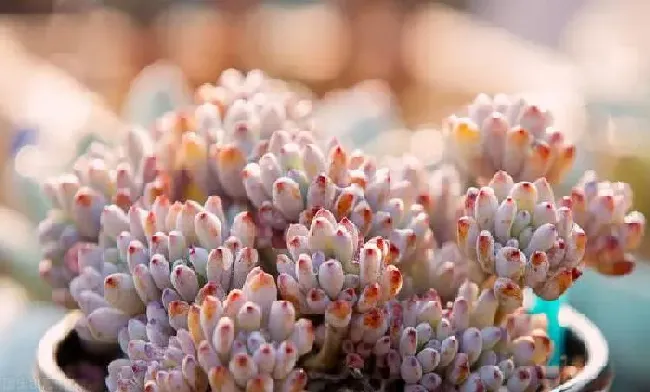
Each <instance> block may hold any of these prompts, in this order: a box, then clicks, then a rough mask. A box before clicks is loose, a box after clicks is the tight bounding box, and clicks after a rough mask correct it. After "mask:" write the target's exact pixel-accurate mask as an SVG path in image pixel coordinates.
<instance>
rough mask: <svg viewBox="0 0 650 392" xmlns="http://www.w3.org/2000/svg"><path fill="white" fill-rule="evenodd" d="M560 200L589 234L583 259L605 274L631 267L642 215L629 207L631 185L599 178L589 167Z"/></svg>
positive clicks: (642, 229) (641, 230) (641, 231)
mask: <svg viewBox="0 0 650 392" xmlns="http://www.w3.org/2000/svg"><path fill="white" fill-rule="evenodd" d="M560 204H561V205H563V206H565V207H567V208H570V209H571V211H572V212H573V217H574V220H575V222H576V223H578V224H580V225H581V226H582V227H584V230H585V233H586V234H587V237H588V238H589V241H588V243H587V252H586V254H585V261H586V262H587V265H590V266H593V267H594V268H596V270H597V271H599V272H601V273H603V274H606V275H625V274H628V273H630V272H632V270H633V269H634V265H635V258H634V255H633V254H632V253H631V252H633V251H634V250H636V249H637V248H638V247H639V245H640V244H641V239H642V238H643V235H644V233H645V217H644V216H643V214H641V213H640V212H638V211H630V209H631V208H632V189H631V188H630V185H629V184H626V183H622V182H608V181H599V180H598V177H597V176H596V173H595V172H593V171H588V172H586V173H585V175H584V177H583V178H582V180H581V181H580V183H579V185H578V186H576V187H574V188H573V190H572V192H571V195H570V196H565V197H563V198H562V200H561V201H560Z"/></svg>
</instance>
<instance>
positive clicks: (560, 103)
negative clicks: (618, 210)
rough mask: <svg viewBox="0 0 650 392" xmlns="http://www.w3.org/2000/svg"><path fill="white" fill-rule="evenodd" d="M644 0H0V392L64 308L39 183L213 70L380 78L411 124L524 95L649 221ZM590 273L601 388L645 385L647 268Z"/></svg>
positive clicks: (13, 382) (307, 79) (324, 84)
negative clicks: (611, 382) (604, 352)
mask: <svg viewBox="0 0 650 392" xmlns="http://www.w3.org/2000/svg"><path fill="white" fill-rule="evenodd" d="M648 11H650V2H644V1H638V0H573V1H565V0H546V1H538V2H524V1H519V0H447V1H421V0H284V1H282V0H275V1H270V0H269V1H256V0H209V1H208V0H205V1H201V0H106V1H101V0H59V1H56V0H2V1H0V14H1V15H0V169H1V172H0V181H2V185H1V186H0V206H1V208H0V239H1V241H0V305H1V306H2V317H0V347H2V349H1V350H0V390H1V391H33V390H35V387H34V386H33V383H32V381H31V371H32V366H33V359H34V350H35V348H36V346H37V343H38V339H39V337H40V336H41V335H42V333H43V332H44V331H45V329H47V328H48V327H49V326H50V325H52V323H54V322H55V321H56V320H57V319H58V318H60V317H61V315H62V314H63V313H62V311H61V310H59V309H56V308H54V307H52V306H50V305H48V303H47V299H48V298H49V294H48V291H47V289H46V288H44V287H43V286H42V285H41V283H40V281H39V278H38V271H37V263H38V261H39V254H38V249H37V243H36V239H35V232H34V230H35V227H36V225H37V223H38V221H39V220H40V219H41V218H42V217H43V214H44V208H45V206H44V205H43V204H42V201H41V199H40V198H39V195H38V186H37V184H38V182H39V181H40V180H42V179H43V178H44V177H45V176H48V175H50V174H52V173H56V172H59V171H61V170H62V169H63V168H64V167H65V166H66V165H67V164H69V162H70V161H71V160H72V159H73V158H74V156H75V154H76V153H77V152H78V151H79V150H80V149H81V148H83V146H84V145H85V144H87V142H88V140H90V139H92V138H100V139H105V140H109V141H110V140H115V139H117V138H119V136H120V134H121V131H122V130H123V129H124V128H123V124H124V123H130V122H134V121H135V122H146V121H148V120H149V119H150V118H151V117H152V116H155V114H156V113H158V112H160V111H161V110H164V109H165V108H167V107H168V106H169V107H171V106H173V105H174V104H175V103H179V102H182V101H183V99H186V98H187V94H188V91H191V89H193V88H195V87H197V86H198V85H200V84H202V83H205V82H213V81H215V80H216V79H217V78H218V76H219V74H220V73H221V72H222V71H223V70H225V69H227V68H231V67H235V68H239V69H244V70H246V69H251V68H261V69H263V70H265V71H266V72H267V73H268V74H270V75H272V76H274V77H279V78H282V79H288V80H292V81H297V82H299V83H301V84H303V85H305V86H307V87H308V88H309V89H311V90H312V91H313V92H314V93H315V94H316V95H318V96H323V95H325V94H326V93H327V92H329V91H332V90H337V89H341V88H347V87H350V86H352V85H354V84H355V83H357V82H360V81H363V80H366V79H380V80H383V81H385V82H386V83H387V85H388V86H389V87H390V89H391V92H392V94H393V95H394V98H395V100H394V103H395V105H394V113H392V115H394V116H395V117H396V118H399V119H401V121H403V126H404V127H408V128H416V127H418V126H421V125H427V124H431V125H432V126H434V127H435V126H437V124H439V123H440V121H441V119H442V118H443V117H444V116H446V115H448V114H450V113H451V112H452V111H454V110H455V109H457V108H459V107H461V106H462V105H464V104H466V103H468V102H469V101H470V100H472V99H473V97H474V96H475V95H476V94H477V93H480V92H486V93H496V92H508V93H525V94H527V95H528V96H531V97H534V99H536V100H537V101H538V102H540V103H542V104H545V105H546V106H548V107H550V108H551V109H552V110H553V111H554V115H555V118H556V123H557V126H558V127H559V128H561V129H563V130H565V131H566V132H567V133H568V135H569V137H570V138H571V139H573V140H574V141H575V142H577V144H578V147H579V159H578V162H577V164H576V167H575V168H574V173H573V174H572V175H571V176H569V180H568V182H574V181H575V180H576V179H577V178H579V177H580V175H581V173H583V172H584V170H587V169H597V170H598V171H599V172H600V173H601V174H602V176H603V177H608V178H612V179H617V180H623V181H627V182H630V183H631V184H632V187H633V189H634V190H635V192H636V195H637V196H636V200H635V202H636V205H637V208H639V209H640V210H641V211H642V212H644V213H645V214H646V216H650V189H649V188H648V187H647V184H648V179H649V178H650V158H647V157H648V156H650V155H649V154H648V152H649V151H650V138H648V137H646V134H647V132H648V131H647V130H648V125H650V50H648V49H650V43H649V42H648V40H647V39H646V38H645V37H648V36H650V35H649V34H648V33H649V32H650V31H649V30H650V24H648V23H647V21H646V17H647V15H650V13H649V12H648ZM646 242H647V243H646V244H645V245H644V248H643V250H642V256H643V258H646V259H647V258H648V255H650V241H646ZM602 279H603V278H600V277H598V276H595V275H592V274H589V273H587V274H586V276H585V278H584V279H583V280H581V281H580V282H579V283H578V284H577V285H576V289H575V292H574V293H572V294H571V297H570V301H571V302H572V303H573V304H574V305H575V306H576V307H578V309H579V310H580V311H582V312H584V313H586V314H587V315H588V316H589V317H590V318H591V319H592V320H594V321H595V322H596V324H597V325H598V326H599V327H600V328H601V329H602V330H603V331H604V333H605V335H606V336H607V338H608V340H609V344H610V349H611V355H612V360H613V362H614V366H615V370H616V374H617V378H616V382H615V386H614V388H615V390H616V391H629V392H634V391H648V390H650V376H649V375H646V374H645V373H644V370H645V371H646V372H647V363H648V362H647V355H646V354H645V353H647V352H649V351H648V350H650V341H649V339H647V332H646V331H647V330H646V328H645V326H646V325H648V323H650V290H647V288H646V286H647V282H649V281H650V264H648V263H646V262H642V263H640V265H639V268H638V270H637V274H635V275H634V276H632V277H626V278H620V279H618V278H615V279H611V278H609V280H608V281H607V282H604V281H603V280H602ZM602 284H606V285H607V286H606V287H607V288H606V290H604V291H603V289H602V286H601V285H602ZM595 292H597V293H598V295H597V296H594V295H593V294H594V293H595ZM644 312H645V313H644Z"/></svg>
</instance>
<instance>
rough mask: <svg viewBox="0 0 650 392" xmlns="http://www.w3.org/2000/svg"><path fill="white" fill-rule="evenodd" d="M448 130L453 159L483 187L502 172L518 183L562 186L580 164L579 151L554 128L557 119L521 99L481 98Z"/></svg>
mask: <svg viewBox="0 0 650 392" xmlns="http://www.w3.org/2000/svg"><path fill="white" fill-rule="evenodd" d="M445 131H446V133H447V134H448V143H449V158H450V159H451V160H452V161H453V162H455V163H456V165H457V166H458V168H459V169H460V170H462V171H463V172H464V174H465V175H467V176H468V177H469V178H470V179H472V180H478V182H479V183H480V182H482V179H489V178H491V177H492V175H493V174H494V173H495V172H497V171H499V170H505V171H507V172H508V173H509V174H510V175H511V176H512V177H513V178H514V180H515V181H517V182H520V181H534V180H536V179H537V178H539V177H546V178H547V180H548V181H549V182H551V183H558V182H559V181H560V180H561V179H562V177H563V176H564V174H565V173H566V172H567V171H568V169H569V168H570V167H571V165H572V164H573V162H574V160H575V146H574V145H573V144H570V143H568V142H567V141H566V140H565V136H564V134H563V133H562V132H560V131H558V130H556V129H555V128H553V116H552V114H551V113H550V112H549V111H548V110H545V109H543V108H542V107H540V106H539V105H535V104H534V103H529V102H527V101H526V100H524V99H521V98H519V99H517V98H514V97H509V96H506V95H503V94H501V95H496V96H494V97H493V98H492V97H489V96H487V95H485V94H481V95H479V96H478V97H476V99H475V100H474V102H473V103H472V104H471V105H469V106H468V107H467V111H466V114H465V115H464V116H462V115H460V116H456V115H452V116H451V117H449V118H448V119H447V121H446V129H445Z"/></svg>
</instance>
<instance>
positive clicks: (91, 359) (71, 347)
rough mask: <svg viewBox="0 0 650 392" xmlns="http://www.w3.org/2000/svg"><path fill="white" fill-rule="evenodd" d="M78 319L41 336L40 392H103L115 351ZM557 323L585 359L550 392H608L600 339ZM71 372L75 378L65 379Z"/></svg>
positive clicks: (582, 321)
mask: <svg viewBox="0 0 650 392" xmlns="http://www.w3.org/2000/svg"><path fill="white" fill-rule="evenodd" d="M78 317H79V313H77V312H72V313H70V314H68V315H67V316H66V317H65V318H64V319H63V320H62V321H61V322H59V323H58V324H56V325H55V326H54V327H52V328H51V329H50V330H49V331H48V332H47V333H46V334H45V336H43V338H42V340H41V342H40V344H39V347H38V358H37V362H36V371H35V377H36V382H37V384H38V386H39V389H40V390H41V391H43V392H73V391H74V392H100V391H103V390H104V384H103V379H104V377H105V373H104V369H105V368H106V365H107V364H108V363H109V362H110V361H111V359H113V358H115V356H116V355H118V350H117V347H103V348H101V349H100V350H94V351H92V352H91V351H89V350H88V348H87V347H84V346H83V345H82V344H81V341H80V340H79V337H78V336H77V335H76V333H75V332H74V325H75V321H76V320H77V318H78ZM559 321H560V324H561V325H562V326H563V327H564V331H565V333H566V336H565V355H566V357H567V358H568V359H569V360H571V359H572V358H577V357H582V358H586V363H585V367H584V368H583V369H582V371H581V372H579V373H578V374H577V375H576V376H575V377H574V378H572V379H571V380H570V381H568V382H566V383H564V384H562V385H560V386H559V387H557V388H556V389H555V390H554V391H553V392H579V391H580V392H606V391H608V390H609V387H610V385H611V380H612V373H611V371H610V368H609V365H608V356H609V350H608V347H607V342H606V341H605V339H604V337H603V335H602V334H601V333H600V331H599V330H598V328H596V326H595V325H594V324H592V323H591V322H590V321H589V320H588V319H587V318H586V317H585V316H583V315H581V314H580V313H578V312H576V311H575V310H574V309H573V308H571V307H569V306H566V305H564V306H563V307H562V309H561V310H560V315H559ZM64 369H66V371H65V372H64ZM71 372H72V373H73V374H75V377H77V376H79V378H77V379H73V378H70V377H69V376H68V375H66V374H71Z"/></svg>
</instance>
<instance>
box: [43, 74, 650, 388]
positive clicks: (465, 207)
mask: <svg viewBox="0 0 650 392" xmlns="http://www.w3.org/2000/svg"><path fill="white" fill-rule="evenodd" d="M196 100H197V103H196V105H195V106H194V107H192V108H185V109H182V110H181V111H179V112H175V113H170V114H168V115H166V116H164V117H163V118H162V119H160V121H159V122H158V124H157V125H156V126H154V127H153V129H151V130H146V131H145V130H140V129H133V130H132V131H131V132H130V133H129V136H128V138H127V141H126V142H125V143H124V145H122V146H118V147H116V148H109V147H105V146H104V147H102V146H99V145H97V146H94V147H93V148H92V149H91V150H90V151H89V152H88V153H87V154H86V155H84V156H82V157H81V158H79V160H78V161H77V163H76V164H75V168H74V169H75V170H74V174H71V175H66V176H62V177H60V178H57V179H55V180H53V181H51V182H50V183H48V184H47V185H46V186H45V190H46V193H47V194H48V195H49V196H50V198H51V199H52V205H53V209H52V211H51V214H50V216H49V217H48V218H47V219H46V220H45V221H44V222H43V223H42V224H41V226H40V228H39V229H40V241H41V246H42V248H43V252H44V261H43V262H42V263H41V272H42V275H43V277H44V278H45V279H46V280H47V281H48V282H50V283H51V284H52V286H53V288H54V297H55V299H57V300H58V301H60V302H65V303H67V304H69V305H71V306H76V307H78V308H79V309H80V310H81V313H82V317H80V319H79V322H78V324H77V333H78V335H79V336H80V337H81V338H82V340H83V341H84V342H85V344H88V345H93V344H97V342H101V343H103V344H106V343H109V344H118V345H119V346H120V347H121V349H122V351H123V353H124V356H123V357H122V358H118V359H116V360H114V361H113V362H112V363H111V364H110V365H109V367H108V377H107V378H106V386H107V388H108V389H109V390H110V391H111V392H114V391H120V392H123V391H129V392H131V391H147V392H154V391H162V392H166V391H187V392H204V391H207V390H212V391H214V392H216V391H224V392H229V391H251V392H256V391H264V392H267V391H268V392H271V391H287V392H289V391H291V392H293V391H302V390H319V389H322V388H329V387H333V386H335V387H337V388H338V387H341V386H346V385H350V383H352V384H355V383H356V384H355V385H357V386H360V387H361V388H366V389H370V390H372V389H375V390H378V389H380V388H381V389H382V390H386V388H393V387H400V388H403V389H404V390H408V391H412V392H415V391H441V390H444V391H467V392H471V391H477V392H478V391H484V390H491V391H496V390H501V389H502V388H505V389H507V390H509V391H522V392H523V391H531V390H538V389H539V388H546V387H548V386H550V385H551V384H552V379H554V378H555V376H556V374H555V373H556V372H554V371H553V369H550V368H548V367H546V363H547V360H548V358H549V356H550V354H551V352H552V350H553V343H552V342H551V341H550V339H549V338H548V336H547V334H546V326H545V323H544V319H543V317H542V318H540V317H536V316H531V315H529V314H527V313H526V312H525V311H524V310H523V309H522V305H523V295H524V289H527V288H530V289H532V291H533V292H534V293H536V294H537V295H538V296H540V297H542V298H544V299H547V300H552V299H556V298H558V297H559V296H560V295H561V294H562V293H563V292H564V291H565V290H566V289H568V288H569V287H570V286H571V284H572V283H573V282H574V281H575V280H576V279H577V278H578V277H579V276H580V274H581V271H582V268H583V266H584V262H585V260H586V262H587V264H589V265H595V266H597V268H598V269H599V270H600V271H603V272H606V273H614V274H616V273H622V272H627V271H629V270H630V268H629V266H628V264H625V263H630V262H631V260H632V256H630V255H629V254H628V253H629V251H632V250H633V249H634V248H635V247H636V246H638V243H639V241H640V238H641V236H642V234H643V232H644V225H645V222H644V218H643V216H641V215H640V214H639V213H636V212H633V213H628V210H629V209H630V207H631V191H630V189H629V187H628V186H626V185H623V184H610V183H601V182H597V181H596V179H595V178H594V177H588V178H587V180H585V181H584V182H583V183H582V184H580V185H579V186H578V187H576V188H575V189H574V190H573V192H572V194H571V196H569V197H565V198H561V199H560V200H559V201H558V200H556V198H555V196H554V193H553V190H552V188H551V186H550V184H549V182H556V181H557V180H558V179H559V178H560V177H561V176H562V174H563V173H564V172H565V171H566V170H567V168H568V167H569V166H570V163H571V162H572V160H573V155H574V148H573V146H571V145H568V144H566V143H565V142H564V139H563V136H562V134H561V133H558V132H556V131H554V130H553V129H552V128H551V127H550V126H549V125H550V123H551V117H550V114H549V113H547V112H544V111H542V110H540V109H539V108H538V107H536V106H534V105H529V104H527V103H525V102H523V101H514V100H510V99H509V98H506V97H503V96H497V97H495V98H494V100H492V99H488V98H487V97H483V96H481V97H479V98H478V99H477V100H476V102H475V103H474V104H473V105H472V106H470V108H469V114H468V116H469V117H468V118H465V119H461V118H457V117H453V118H452V119H451V120H450V122H449V124H450V134H449V135H448V136H449V140H450V143H451V146H452V147H453V152H454V156H453V157H454V163H455V164H456V166H454V165H447V166H442V167H439V168H437V169H435V170H429V168H427V167H425V166H424V165H423V164H421V163H420V162H419V161H418V160H417V159H415V158H412V157H406V156H405V157H403V158H400V159H398V160H397V161H396V162H395V164H394V165H390V166H380V165H378V164H377V160H376V158H375V157H372V156H369V155H367V154H365V153H364V152H363V151H360V150H355V151H351V152H350V151H348V150H347V149H346V148H344V147H343V146H342V145H341V144H340V143H339V142H338V141H336V140H323V139H322V138H320V137H318V124H317V123H316V122H315V121H313V120H314V119H313V118H312V117H311V115H310V113H311V111H312V105H315V104H317V103H315V102H312V101H310V100H308V99H305V98H303V97H301V96H300V95H299V94H297V93H294V92H292V91H290V89H289V88H288V86H287V85H286V84H283V83H282V82H279V81H276V80H272V79H269V78H268V77H266V76H265V75H264V74H263V73H261V72H260V71H251V72H249V73H248V74H246V75H244V74H241V73H239V72H237V71H233V70H229V71H226V72H225V73H224V74H223V75H222V77H221V79H220V81H219V83H217V84H216V85H206V86H203V87H202V88H200V89H199V91H198V92H197V97H196ZM457 168H458V169H460V171H457ZM461 173H463V174H465V175H469V177H471V178H473V179H475V180H477V181H476V183H477V184H482V185H484V186H482V187H480V188H478V187H469V188H465V189H466V192H464V193H465V194H464V195H462V194H461V193H462V183H461ZM623 270H624V271H623ZM346 383H348V384H346Z"/></svg>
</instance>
